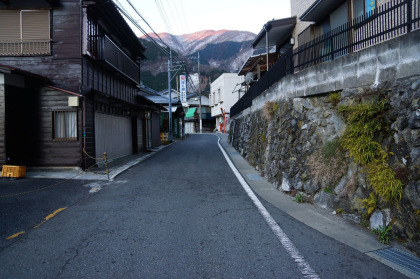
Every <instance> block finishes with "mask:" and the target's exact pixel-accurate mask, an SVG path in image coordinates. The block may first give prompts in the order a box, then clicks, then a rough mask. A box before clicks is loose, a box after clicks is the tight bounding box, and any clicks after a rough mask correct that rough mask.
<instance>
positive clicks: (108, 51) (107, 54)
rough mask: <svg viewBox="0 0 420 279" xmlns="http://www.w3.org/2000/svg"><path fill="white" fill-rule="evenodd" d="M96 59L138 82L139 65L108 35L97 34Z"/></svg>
mask: <svg viewBox="0 0 420 279" xmlns="http://www.w3.org/2000/svg"><path fill="white" fill-rule="evenodd" d="M96 38H97V44H94V45H96V46H97V51H96V52H94V53H96V55H95V56H96V59H97V60H99V61H100V62H102V63H104V64H105V65H106V66H108V67H110V68H111V70H115V71H117V72H118V73H120V74H122V75H123V76H125V77H126V78H128V79H130V80H131V81H133V82H135V83H140V67H139V64H138V63H135V62H134V61H133V60H131V59H130V57H128V55H126V54H125V53H124V52H123V51H122V50H121V49H120V48H119V47H118V46H117V45H116V44H114V42H112V41H111V39H110V38H108V36H106V35H105V36H98V37H96Z"/></svg>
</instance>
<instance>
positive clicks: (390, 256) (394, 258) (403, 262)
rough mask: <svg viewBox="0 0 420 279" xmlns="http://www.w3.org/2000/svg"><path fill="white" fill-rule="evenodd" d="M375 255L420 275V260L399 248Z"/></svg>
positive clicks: (384, 250) (377, 252)
mask: <svg viewBox="0 0 420 279" xmlns="http://www.w3.org/2000/svg"><path fill="white" fill-rule="evenodd" d="M373 253H374V254H376V255H378V256H381V257H382V258H384V259H386V260H388V261H390V262H392V263H394V264H396V265H399V266H401V267H403V268H405V269H407V270H409V271H411V272H413V273H415V274H417V275H420V259H419V258H417V257H415V256H413V255H410V254H408V253H406V252H404V251H401V250H399V249H397V248H387V249H382V250H377V251H374V252H373Z"/></svg>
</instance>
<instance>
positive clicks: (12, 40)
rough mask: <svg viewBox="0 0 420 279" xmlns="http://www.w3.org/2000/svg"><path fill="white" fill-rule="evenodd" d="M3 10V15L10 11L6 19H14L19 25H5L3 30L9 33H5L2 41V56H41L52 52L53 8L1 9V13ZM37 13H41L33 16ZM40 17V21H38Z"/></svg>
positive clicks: (0, 53)
mask: <svg viewBox="0 0 420 279" xmlns="http://www.w3.org/2000/svg"><path fill="white" fill-rule="evenodd" d="M1 12H4V14H3V15H7V13H10V14H9V17H8V18H7V17H6V19H5V20H7V19H9V20H13V22H15V23H18V24H19V26H11V27H7V26H6V25H5V26H6V27H4V30H3V31H4V32H5V33H6V34H7V35H4V36H3V38H2V39H1V41H0V56H40V55H51V54H52V50H51V49H52V48H51V42H52V33H51V14H52V11H51V9H21V10H0V15H1ZM30 13H32V15H30ZM35 13H39V15H38V16H36V15H35V17H33V15H34V14H35ZM25 14H26V15H27V16H25ZM37 17H38V18H37ZM34 19H35V21H34ZM38 19H39V22H37V20H38ZM0 24H1V22H0ZM45 24H47V26H46V25H45ZM9 26H10V24H9ZM8 32H9V33H10V34H8ZM15 33H18V34H15ZM8 36H9V37H8ZM28 37H29V38H28Z"/></svg>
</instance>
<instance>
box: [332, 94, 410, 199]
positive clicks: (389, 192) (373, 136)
mask: <svg viewBox="0 0 420 279" xmlns="http://www.w3.org/2000/svg"><path fill="white" fill-rule="evenodd" d="M386 107H387V101H386V100H385V99H383V100H381V101H371V102H366V103H359V104H356V105H351V106H340V107H339V112H341V113H342V114H343V116H344V118H345V119H346V122H347V127H346V130H345V132H344V135H343V137H342V139H341V144H342V146H343V147H344V148H345V149H346V150H348V152H349V155H350V157H352V158H353V159H354V160H355V161H356V162H357V163H359V164H361V165H362V166H364V169H365V172H366V173H367V176H368V180H369V183H370V185H371V187H372V188H373V190H374V191H375V193H377V194H378V195H379V196H380V197H381V198H382V199H384V200H385V201H391V200H396V201H397V200H400V199H401V195H402V182H401V181H400V180H398V179H397V178H396V177H395V172H394V171H393V170H392V169H391V167H390V166H389V165H388V157H389V155H390V154H388V153H387V152H385V151H384V150H383V149H382V147H381V145H380V144H379V142H378V141H377V138H378V137H379V134H380V132H381V131H382V130H383V124H382V121H381V120H382V114H383V112H384V111H385V109H386Z"/></svg>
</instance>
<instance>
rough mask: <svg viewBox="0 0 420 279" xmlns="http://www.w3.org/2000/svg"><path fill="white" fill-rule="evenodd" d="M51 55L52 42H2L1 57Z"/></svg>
mask: <svg viewBox="0 0 420 279" xmlns="http://www.w3.org/2000/svg"><path fill="white" fill-rule="evenodd" d="M50 54H51V40H36V41H35V40H33V41H32V40H31V41H21V40H19V41H0V56H37V55H50Z"/></svg>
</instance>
